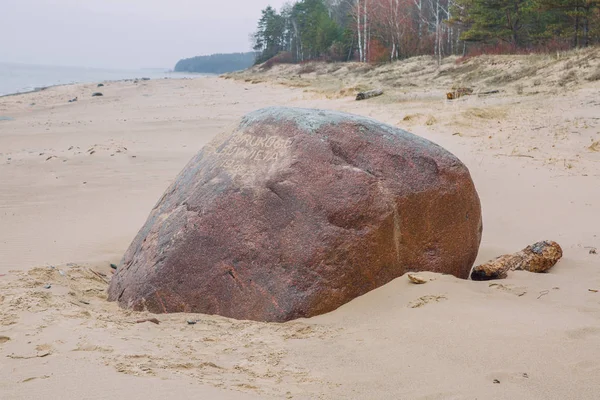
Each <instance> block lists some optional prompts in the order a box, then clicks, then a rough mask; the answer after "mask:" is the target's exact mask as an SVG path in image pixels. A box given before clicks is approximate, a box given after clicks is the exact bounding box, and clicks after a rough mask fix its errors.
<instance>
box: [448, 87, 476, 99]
mask: <svg viewBox="0 0 600 400" xmlns="http://www.w3.org/2000/svg"><path fill="white" fill-rule="evenodd" d="M452 89H453V90H452V92H448V93H446V98H447V99H448V100H455V99H458V98H459V97H463V96H468V95H470V94H473V89H471V88H468V87H459V88H456V89H455V88H452Z"/></svg>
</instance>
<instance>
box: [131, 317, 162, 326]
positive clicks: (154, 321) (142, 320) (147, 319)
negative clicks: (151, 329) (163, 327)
mask: <svg viewBox="0 0 600 400" xmlns="http://www.w3.org/2000/svg"><path fill="white" fill-rule="evenodd" d="M144 322H152V323H153V324H156V325H158V324H160V321H159V320H157V319H156V318H145V319H138V320H137V321H135V323H136V324H143V323H144Z"/></svg>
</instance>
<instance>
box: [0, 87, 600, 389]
mask: <svg viewBox="0 0 600 400" xmlns="http://www.w3.org/2000/svg"><path fill="white" fill-rule="evenodd" d="M270 82H272V81H270V80H268V79H266V82H263V83H259V84H252V83H251V81H250V80H249V81H248V82H244V79H242V80H241V81H240V82H238V81H234V80H225V79H221V78H201V79H195V80H156V81H148V82H139V83H137V84H136V83H133V82H120V83H109V84H107V86H105V87H103V88H101V91H102V92H103V93H104V96H103V97H95V98H92V97H91V93H92V92H94V91H97V90H98V89H97V88H96V87H95V85H74V86H64V87H56V88H50V89H47V90H44V91H42V92H37V93H31V94H26V95H20V96H12V97H6V98H0V116H5V117H11V118H12V120H0V376H1V377H2V378H1V379H0V398H2V399H33V398H39V397H40V396H42V397H45V398H61V399H65V400H70V399H113V398H127V399H146V400H150V399H166V398H173V399H176V398H177V399H178V398H192V397H193V398H206V399H282V398H293V399H511V400H514V399H523V400H527V399H540V400H541V399H544V400H546V399H598V397H599V396H600V395H599V393H600V380H599V379H598V377H599V376H600V292H597V291H596V290H600V255H596V254H592V253H593V251H592V252H591V251H590V250H593V249H592V248H598V253H600V237H599V236H600V152H598V150H600V145H598V144H597V143H598V141H600V133H599V129H600V128H599V127H600V118H599V117H600V113H599V112H598V110H600V102H599V100H598V99H599V98H600V97H599V94H600V81H595V82H589V83H580V84H578V85H575V86H572V87H570V88H569V90H563V91H558V92H557V91H555V89H553V88H552V87H550V86H545V83H544V82H541V83H535V84H533V83H532V86H531V88H533V87H534V86H535V91H533V90H528V88H527V87H525V90H518V91H516V92H515V91H512V90H511V91H508V90H507V91H501V92H500V93H498V94H495V95H489V96H477V95H475V96H469V97H465V98H461V99H458V100H456V101H453V102H448V101H446V100H445V95H444V87H443V86H442V85H438V86H437V87H433V88H428V87H425V86H422V85H418V84H417V85H415V86H410V87H408V88H399V89H397V91H395V92H393V93H391V94H389V93H386V95H384V96H381V97H378V98H374V99H370V100H367V101H363V102H356V101H354V99H353V97H352V95H348V96H345V95H343V93H339V92H337V93H338V95H336V96H331V95H328V94H327V93H323V92H322V91H321V92H320V91H319V90H317V89H316V88H312V89H311V88H298V87H296V88H290V87H283V86H282V85H280V84H275V83H270ZM288 86H289V85H288ZM303 86H305V87H307V86H308V84H307V85H303ZM76 96H77V97H78V98H79V101H77V102H75V103H67V100H68V99H71V98H74V97H76ZM270 105H289V106H298V107H317V108H327V109H335V110H342V111H348V112H352V113H357V114H362V115H366V116H370V117H373V118H376V119H378V120H381V121H383V122H386V123H389V124H392V125H395V126H398V127H401V128H405V129H407V130H409V131H412V132H414V133H416V134H419V135H421V136H424V137H426V138H428V139H430V140H433V141H435V142H437V143H439V144H440V145H442V146H444V147H445V148H447V149H448V150H450V151H451V152H453V153H454V154H456V155H457V156H458V157H459V158H461V159H462V160H463V162H464V163H465V164H466V165H467V166H468V167H469V169H470V171H471V174H472V176H473V179H474V181H475V184H476V187H477V189H478V192H479V194H480V197H481V202H482V207H483V216H484V235H483V241H482V244H481V249H480V254H479V257H478V260H477V261H478V262H483V261H486V260H488V259H490V258H492V257H495V256H497V255H500V254H504V253H510V252H514V251H517V250H520V249H522V248H523V247H525V246H526V245H528V244H531V243H533V242H536V241H538V240H544V239H549V240H555V241H557V242H558V243H559V244H560V245H561V246H562V248H563V250H564V258H563V259H562V260H561V261H560V262H559V263H558V264H557V266H556V267H554V268H553V269H552V270H551V271H550V272H549V273H547V274H532V273H528V272H512V273H510V274H509V277H508V279H505V280H500V281H493V282H473V281H466V280H459V279H456V278H454V277H452V276H446V275H437V274H433V273H421V274H420V276H423V277H425V278H427V279H430V281H429V282H428V283H426V284H424V285H414V284H411V283H409V281H408V279H407V278H406V277H401V278H398V279H396V280H394V281H392V282H391V283H389V284H388V285H386V286H384V287H381V288H379V289H377V290H374V291H372V292H370V293H368V294H366V295H364V296H362V297H360V298H357V299H355V300H354V301H352V302H350V303H348V304H346V305H344V306H342V307H340V308H339V309H338V310H336V311H334V312H331V313H329V314H326V315H322V316H319V317H315V318H311V319H305V320H297V321H292V322H289V323H284V324H275V323H257V322H248V321H236V320H229V319H226V318H221V317H217V316H206V315H184V314H171V315H156V316H154V315H149V314H146V313H133V312H129V311H124V310H121V309H119V308H118V307H117V306H116V305H115V304H113V303H107V302H106V288H107V282H108V280H109V279H110V276H111V269H110V263H118V261H119V259H120V257H121V256H122V254H123V253H124V251H125V250H126V248H127V246H128V245H129V243H130V241H131V240H132V239H133V236H134V235H135V234H136V232H137V230H138V229H139V228H140V227H141V226H142V224H143V223H144V221H145V219H146V217H147V215H148V213H149V212H150V210H151V208H152V206H153V205H154V204H155V203H156V201H157V200H158V199H159V197H160V196H161V194H162V193H163V191H164V190H165V189H166V188H167V186H168V184H169V183H170V182H171V181H172V179H173V178H174V177H175V175H176V174H177V173H178V172H179V171H180V170H181V169H182V168H183V166H184V165H185V164H186V163H187V161H188V160H189V159H190V158H191V157H192V155H193V154H195V153H196V152H197V151H198V150H199V149H200V148H201V147H202V146H203V145H204V144H206V143H207V142H208V141H209V140H210V139H211V137H213V136H214V135H215V134H217V133H219V132H222V131H224V130H226V129H228V127H230V126H231V125H232V124H234V123H235V122H236V121H237V120H238V119H239V118H240V117H241V116H242V115H244V114H245V113H247V112H249V111H252V110H255V109H257V108H260V107H264V106H270ZM48 285H50V286H48ZM153 317H156V318H157V319H158V320H159V321H160V324H155V323H152V322H143V323H136V321H139V320H142V319H146V318H153ZM187 320H194V321H196V323H195V324H193V325H192V324H188V323H187V322H186V321H187Z"/></svg>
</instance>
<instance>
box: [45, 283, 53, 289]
mask: <svg viewBox="0 0 600 400" xmlns="http://www.w3.org/2000/svg"><path fill="white" fill-rule="evenodd" d="M50 288H52V285H50V284H48V285H46V286H44V289H50Z"/></svg>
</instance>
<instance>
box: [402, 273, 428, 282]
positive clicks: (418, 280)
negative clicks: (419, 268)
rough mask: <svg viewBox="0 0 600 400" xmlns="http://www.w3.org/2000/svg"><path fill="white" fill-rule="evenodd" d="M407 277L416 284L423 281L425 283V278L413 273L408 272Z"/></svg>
mask: <svg viewBox="0 0 600 400" xmlns="http://www.w3.org/2000/svg"><path fill="white" fill-rule="evenodd" d="M406 276H407V277H408V280H409V281H411V282H412V283H414V284H416V285H422V284H424V283H427V282H428V281H427V279H423V278H421V277H420V276H418V275H414V274H408V275H406Z"/></svg>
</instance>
